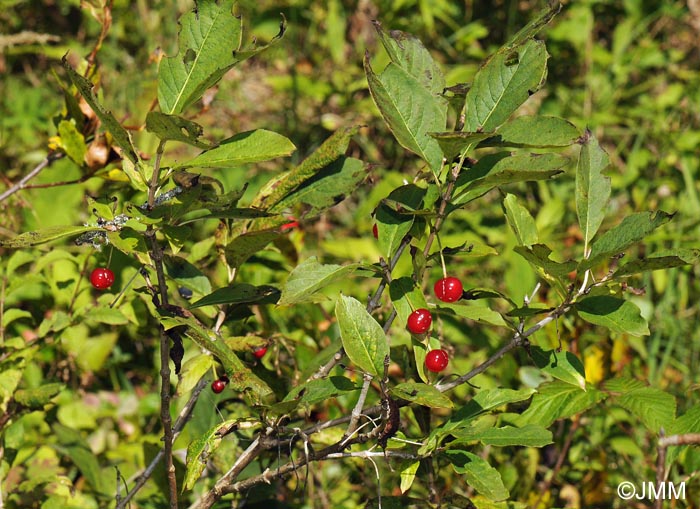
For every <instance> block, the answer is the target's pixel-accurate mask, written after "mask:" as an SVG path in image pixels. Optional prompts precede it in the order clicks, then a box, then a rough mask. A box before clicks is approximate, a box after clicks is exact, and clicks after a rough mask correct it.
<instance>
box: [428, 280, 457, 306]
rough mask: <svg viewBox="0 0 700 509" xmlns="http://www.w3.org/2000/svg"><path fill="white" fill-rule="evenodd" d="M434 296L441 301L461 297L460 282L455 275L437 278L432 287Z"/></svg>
mask: <svg viewBox="0 0 700 509" xmlns="http://www.w3.org/2000/svg"><path fill="white" fill-rule="evenodd" d="M433 290H434V291H435V296H436V297H437V298H438V299H440V300H441V301H442V302H455V301H458V300H459V299H461V298H462V291H463V288H462V282H461V281H460V280H459V279H457V278H456V277H444V278H442V279H439V280H438V281H437V282H436V283H435V286H434V287H433Z"/></svg>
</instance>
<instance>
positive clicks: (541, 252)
mask: <svg viewBox="0 0 700 509" xmlns="http://www.w3.org/2000/svg"><path fill="white" fill-rule="evenodd" d="M513 251H515V252H516V253H518V254H519V255H520V256H522V257H523V258H525V259H526V260H527V261H528V262H530V263H531V264H532V265H534V266H535V267H539V268H541V269H542V270H543V271H545V272H546V273H547V274H549V275H550V276H553V277H555V278H563V277H565V276H566V275H567V274H569V272H571V271H573V270H576V267H577V265H578V264H577V263H576V262H575V261H573V260H569V261H567V262H555V261H553V260H551V259H550V258H549V255H551V254H552V250H551V249H550V248H549V246H546V245H544V244H534V245H532V246H515V247H514V248H513Z"/></svg>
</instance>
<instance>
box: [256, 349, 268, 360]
mask: <svg viewBox="0 0 700 509" xmlns="http://www.w3.org/2000/svg"><path fill="white" fill-rule="evenodd" d="M266 353H267V347H264V346H261V347H260V348H256V349H255V350H253V355H255V357H256V358H258V359H262V358H263V357H264V356H265V354H266Z"/></svg>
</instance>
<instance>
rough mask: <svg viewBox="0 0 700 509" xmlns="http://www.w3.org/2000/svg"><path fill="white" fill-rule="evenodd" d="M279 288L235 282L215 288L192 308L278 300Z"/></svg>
mask: <svg viewBox="0 0 700 509" xmlns="http://www.w3.org/2000/svg"><path fill="white" fill-rule="evenodd" d="M277 296H279V290H278V289H277V288H275V287H274V286H268V285H263V286H253V285H251V284H248V283H233V284H231V285H230V286H227V287H225V288H219V289H217V290H214V291H213V292H212V293H210V294H209V295H206V296H204V297H202V298H201V299H199V300H198V301H197V302H195V303H193V304H192V305H191V306H190V308H191V309H195V308H201V307H202V306H215V305H217V304H252V303H254V302H260V301H261V300H271V299H274V300H275V301H276V300H277Z"/></svg>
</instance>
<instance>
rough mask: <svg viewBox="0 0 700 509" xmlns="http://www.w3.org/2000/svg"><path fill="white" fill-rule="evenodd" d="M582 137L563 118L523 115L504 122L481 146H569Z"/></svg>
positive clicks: (574, 127)
mask: <svg viewBox="0 0 700 509" xmlns="http://www.w3.org/2000/svg"><path fill="white" fill-rule="evenodd" d="M580 137H581V133H580V132H579V130H578V129H577V128H576V126H574V125H573V124H572V123H571V122H569V121H568V120H564V119H563V118H558V117H547V116H536V117H531V116H522V117H517V118H514V119H513V120H511V121H510V122H507V123H505V124H503V125H502V126H501V127H500V128H499V129H498V130H497V131H496V133H495V136H494V137H493V138H488V139H487V140H485V141H484V142H483V143H481V144H480V145H479V147H520V148H548V147H568V146H570V145H573V144H574V143H575V142H576V141H577V140H578V139H579V138H580Z"/></svg>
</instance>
